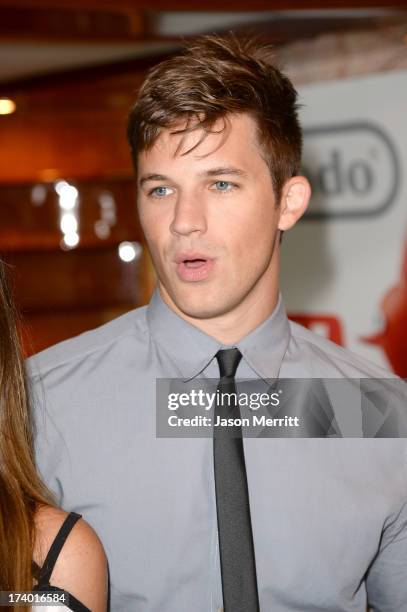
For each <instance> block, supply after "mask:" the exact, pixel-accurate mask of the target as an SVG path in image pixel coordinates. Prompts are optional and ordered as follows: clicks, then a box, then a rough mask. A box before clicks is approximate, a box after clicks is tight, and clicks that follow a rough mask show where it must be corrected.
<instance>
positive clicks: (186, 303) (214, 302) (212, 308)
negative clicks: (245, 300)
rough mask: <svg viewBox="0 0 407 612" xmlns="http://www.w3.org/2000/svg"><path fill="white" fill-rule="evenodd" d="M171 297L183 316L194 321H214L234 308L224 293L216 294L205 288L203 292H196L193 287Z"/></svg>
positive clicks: (176, 292)
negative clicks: (213, 319)
mask: <svg viewBox="0 0 407 612" xmlns="http://www.w3.org/2000/svg"><path fill="white" fill-rule="evenodd" d="M171 297H172V299H173V302H174V304H175V305H176V306H177V308H178V309H179V310H180V311H181V312H182V313H183V314H185V315H187V316H188V317H193V318H194V319H212V318H214V317H218V316H221V315H223V314H225V313H226V312H229V310H230V309H231V308H232V307H233V304H231V303H230V300H228V299H227V298H226V296H225V292H224V291H223V292H220V293H218V292H216V293H215V292H212V291H210V290H209V288H208V287H204V286H202V290H201V291H194V288H193V287H191V288H188V289H186V290H184V291H182V292H178V291H175V292H174V293H172V295H171Z"/></svg>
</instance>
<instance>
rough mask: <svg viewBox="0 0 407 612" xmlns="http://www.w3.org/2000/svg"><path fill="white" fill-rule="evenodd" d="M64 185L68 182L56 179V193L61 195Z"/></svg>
mask: <svg viewBox="0 0 407 612" xmlns="http://www.w3.org/2000/svg"><path fill="white" fill-rule="evenodd" d="M65 187H69V184H68V183H67V182H66V181H58V182H57V183H55V186H54V189H55V191H56V192H57V194H58V195H61V193H62V191H63V189H64V188H65Z"/></svg>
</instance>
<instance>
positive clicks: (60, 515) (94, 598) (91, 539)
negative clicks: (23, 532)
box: [34, 506, 107, 612]
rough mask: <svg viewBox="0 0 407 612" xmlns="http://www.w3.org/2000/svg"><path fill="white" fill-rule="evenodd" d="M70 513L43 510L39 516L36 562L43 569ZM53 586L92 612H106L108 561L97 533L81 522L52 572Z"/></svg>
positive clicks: (78, 523) (36, 522)
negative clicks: (43, 564)
mask: <svg viewBox="0 0 407 612" xmlns="http://www.w3.org/2000/svg"><path fill="white" fill-rule="evenodd" d="M67 516H68V513H67V512H65V511H63V510H60V509H59V508H52V507H50V506H47V507H42V508H41V509H39V510H38V512H37V515H36V520H35V524H36V533H37V537H36V543H35V549H34V560H35V561H36V563H37V564H38V565H40V566H41V565H42V563H43V562H44V560H45V557H46V555H47V552H48V550H49V548H50V546H51V544H52V542H53V541H54V539H55V537H56V535H57V533H58V531H59V529H60V528H61V526H62V524H63V522H64V521H65V519H66V517H67ZM50 582H51V584H52V585H54V586H57V587H60V588H63V589H65V590H66V591H68V592H69V593H70V594H71V595H73V596H74V597H76V598H77V599H79V600H80V601H81V602H82V603H83V604H84V605H85V606H86V607H88V608H89V609H90V610H92V612H105V611H106V601H107V561H106V556H105V552H104V549H103V545H102V543H101V541H100V540H99V538H98V536H97V534H96V532H95V531H94V530H93V529H92V527H91V526H90V525H89V524H88V523H87V522H86V521H84V520H83V519H79V520H78V521H77V523H76V524H75V525H74V527H73V528H72V530H71V532H70V533H69V535H68V537H67V539H66V541H65V543H64V545H63V547H62V550H61V552H60V554H59V556H58V559H57V561H56V563H55V567H54V570H53V572H52V576H51V580H50Z"/></svg>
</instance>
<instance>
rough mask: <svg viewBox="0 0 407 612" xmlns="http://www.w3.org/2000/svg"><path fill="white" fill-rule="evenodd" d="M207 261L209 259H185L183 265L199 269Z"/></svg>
mask: <svg viewBox="0 0 407 612" xmlns="http://www.w3.org/2000/svg"><path fill="white" fill-rule="evenodd" d="M207 261H208V260H207V259H184V261H183V264H184V265H185V267H186V268H199V267H200V266H202V265H204V264H205V263H206V262H207Z"/></svg>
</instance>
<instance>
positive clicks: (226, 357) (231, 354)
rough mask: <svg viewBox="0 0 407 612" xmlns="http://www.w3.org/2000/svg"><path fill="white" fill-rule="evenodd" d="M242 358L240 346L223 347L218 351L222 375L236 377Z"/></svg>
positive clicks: (217, 356)
mask: <svg viewBox="0 0 407 612" xmlns="http://www.w3.org/2000/svg"><path fill="white" fill-rule="evenodd" d="M241 358H242V353H241V352H240V351H239V349H238V348H231V349H222V350H220V351H218V352H217V353H216V359H217V360H218V365H219V373H220V377H221V378H224V377H227V378H234V376H235V374H236V370H237V366H238V365H239V361H240V360H241Z"/></svg>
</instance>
